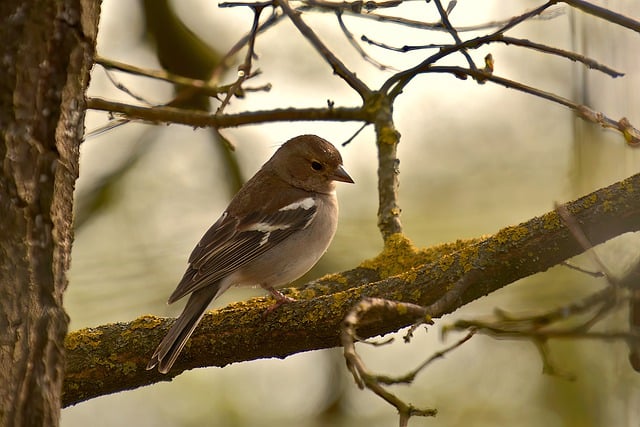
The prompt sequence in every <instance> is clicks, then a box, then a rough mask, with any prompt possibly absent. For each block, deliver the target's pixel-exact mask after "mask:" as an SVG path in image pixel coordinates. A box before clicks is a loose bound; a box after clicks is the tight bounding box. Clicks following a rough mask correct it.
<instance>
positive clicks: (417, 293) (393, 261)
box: [63, 174, 640, 406]
mask: <svg viewBox="0 0 640 427" xmlns="http://www.w3.org/2000/svg"><path fill="white" fill-rule="evenodd" d="M567 208H568V209H569V212H570V213H571V214H572V215H573V216H574V218H575V219H576V221H577V222H578V223H579V224H580V227H581V228H582V229H583V230H584V232H585V233H586V235H587V236H588V237H589V239H590V240H591V242H592V243H593V244H594V245H597V244H599V243H602V242H604V241H606V240H608V239H611V238H613V237H615V236H618V235H620V234H622V233H626V232H632V231H638V230H640V174H639V175H634V176H632V177H630V178H628V179H626V180H624V181H621V182H618V183H616V184H613V185H611V186H609V187H607V188H603V189H601V190H598V191H596V192H594V193H591V194H589V195H587V196H584V197H581V198H580V199H578V200H575V201H573V202H570V203H568V204H567ZM583 251H584V249H583V248H582V247H581V246H580V245H579V244H578V242H577V241H576V239H575V238H574V236H573V235H572V233H571V232H570V231H569V230H568V229H567V227H566V226H565V225H564V223H563V222H562V221H561V220H560V218H559V216H558V215H557V213H556V212H555V211H551V212H548V213H547V214H545V215H542V216H540V217H536V218H532V219H531V220H529V221H527V222H525V223H522V224H519V225H517V226H512V227H507V228H505V229H503V230H501V231H500V232H498V233H496V234H495V235H493V236H490V237H486V238H482V239H474V240H469V241H457V242H454V243H451V244H446V245H440V246H437V247H433V248H428V249H422V250H420V249H417V248H415V247H413V246H412V245H411V244H410V242H409V241H408V240H406V239H405V238H404V237H402V235H400V234H396V235H393V236H390V237H389V238H387V240H386V242H385V249H384V251H383V252H382V253H381V254H380V255H379V256H378V257H376V258H374V259H372V260H368V261H365V262H363V263H362V264H361V265H360V266H359V267H357V268H355V269H353V270H350V271H347V272H344V273H341V274H334V275H330V276H326V277H324V278H321V279H319V280H318V281H316V282H314V283H313V284H311V285H309V286H307V287H305V288H304V289H302V290H299V291H292V292H293V293H291V294H290V295H291V296H293V297H295V298H296V299H298V301H297V302H295V303H292V304H287V305H286V306H284V307H281V308H279V309H278V310H276V311H275V312H273V313H271V314H270V315H269V316H268V317H266V318H265V317H264V316H263V315H264V312H265V310H266V308H267V307H268V306H270V305H271V304H272V303H273V301H267V299H265V298H262V299H254V300H251V301H247V302H240V303H236V304H233V305H230V306H228V307H225V308H223V309H221V310H216V311H213V312H209V313H207V314H206V315H205V316H204V318H203V320H202V322H201V323H200V325H199V326H198V328H197V329H196V331H195V332H194V334H193V336H192V337H191V339H190V341H189V342H188V343H187V345H186V347H185V348H184V350H183V352H182V354H181V355H180V357H179V358H178V360H177V362H176V364H175V365H174V367H173V369H172V370H171V371H170V372H169V373H168V374H167V375H162V374H159V373H158V372H157V371H147V370H145V367H146V365H147V362H148V361H149V357H150V355H151V353H152V352H153V349H154V348H155V347H156V345H157V343H158V342H159V341H160V339H161V338H162V337H163V336H164V335H165V334H166V332H167V330H168V328H169V327H171V324H172V323H173V322H174V319H162V318H158V317H154V316H145V317H141V318H139V319H137V320H134V321H132V322H130V323H117V324H111V325H103V326H100V327H96V328H88V329H83V330H80V331H77V332H72V333H70V334H69V335H68V336H67V339H66V341H65V347H66V349H67V356H68V361H69V363H68V365H67V372H66V376H65V384H64V396H63V402H64V405H65V406H67V405H72V404H75V403H78V402H81V401H83V400H87V399H91V398H93V397H96V396H101V395H104V394H108V393H114V392H118V391H122V390H127V389H132V388H136V387H140V386H143V385H148V384H152V383H155V382H158V381H170V380H171V379H172V378H173V377H175V376H177V375H179V374H180V373H181V372H182V371H184V370H186V369H193V368H196V367H203V366H225V365H227V364H230V363H234V362H241V361H246V360H253V359H258V358H267V357H280V358H284V357H286V356H288V355H291V354H294V353H298V352H302V351H309V350H315V349H320V348H327V347H335V346H338V345H340V327H341V322H342V319H344V317H345V315H346V314H347V313H348V312H349V311H350V310H351V309H352V308H353V306H354V305H355V304H356V303H358V302H359V301H360V300H361V299H362V298H363V297H380V298H386V299H390V300H396V301H404V302H411V303H415V304H419V305H423V306H432V307H435V306H433V305H432V304H434V303H436V302H440V301H446V298H443V297H444V296H445V295H449V294H448V293H447V291H449V290H450V288H451V285H452V284H453V283H456V282H458V281H459V280H464V281H466V282H467V284H468V285H469V287H468V288H467V289H466V290H465V291H464V292H463V293H462V294H461V295H460V296H459V298H455V300H453V301H448V302H446V303H445V304H441V305H440V306H439V307H437V308H434V309H433V311H432V312H431V313H429V314H431V315H432V317H440V316H441V315H443V314H445V313H448V312H452V311H454V310H455V309H457V308H458V307H461V306H463V305H465V304H467V303H469V302H471V301H473V300H476V299H478V298H480V297H482V296H484V295H487V294H489V293H491V292H493V291H495V290H497V289H500V288H502V287H504V286H506V285H508V284H509V283H512V282H514V281H516V280H518V279H520V278H523V277H527V276H530V275H532V274H534V273H537V272H541V271H545V270H546V269H548V268H550V267H552V266H554V265H556V264H558V263H559V262H561V261H563V260H566V259H568V258H570V257H572V256H574V255H576V254H579V253H581V252H583ZM414 321H415V318H413V317H412V316H411V315H408V313H400V312H399V313H387V314H386V315H385V316H380V317H379V318H376V319H372V320H371V322H369V323H368V324H367V325H366V326H365V327H362V328H360V329H359V330H358V335H359V336H361V337H370V336H375V335H381V334H386V333H389V332H392V331H396V330H398V329H400V328H402V327H404V326H408V325H410V324H412V323H413V322H414Z"/></svg>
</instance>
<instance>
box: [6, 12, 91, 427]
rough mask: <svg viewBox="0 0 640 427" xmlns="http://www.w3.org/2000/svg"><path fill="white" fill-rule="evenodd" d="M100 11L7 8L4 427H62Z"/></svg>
mask: <svg viewBox="0 0 640 427" xmlns="http://www.w3.org/2000/svg"><path fill="white" fill-rule="evenodd" d="M98 13H99V3H98V2H90V1H83V0H56V1H46V0H40V1H38V0H2V1H1V2H0V58H1V59H0V60H1V61H2V65H1V67H0V139H1V141H0V162H1V163H0V425H1V426H45V425H46V426H55V425H57V424H58V420H59V415H60V402H61V388H62V380H63V377H64V347H63V345H62V343H63V341H64V337H65V335H66V332H67V325H68V318H67V315H66V313H65V312H64V309H63V308H62V295H63V292H64V290H65V288H66V286H67V280H66V277H65V273H66V271H67V268H68V266H69V260H70V251H71V242H72V238H73V234H72V228H71V223H72V202H73V189H74V185H75V181H76V179H77V177H78V151H79V146H80V141H81V138H82V133H83V121H84V110H85V102H84V92H85V90H86V88H87V85H88V81H89V69H90V67H91V64H92V60H93V52H94V48H95V38H96V33H97V22H98Z"/></svg>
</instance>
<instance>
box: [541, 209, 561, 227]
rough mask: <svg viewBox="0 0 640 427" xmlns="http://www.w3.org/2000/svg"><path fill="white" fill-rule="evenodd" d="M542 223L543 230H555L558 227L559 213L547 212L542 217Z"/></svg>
mask: <svg viewBox="0 0 640 427" xmlns="http://www.w3.org/2000/svg"><path fill="white" fill-rule="evenodd" d="M542 224H543V225H542V226H543V227H544V229H545V230H556V229H557V228H558V227H560V215H558V214H557V213H556V212H555V211H554V212H549V213H548V214H545V215H544V216H543V217H542Z"/></svg>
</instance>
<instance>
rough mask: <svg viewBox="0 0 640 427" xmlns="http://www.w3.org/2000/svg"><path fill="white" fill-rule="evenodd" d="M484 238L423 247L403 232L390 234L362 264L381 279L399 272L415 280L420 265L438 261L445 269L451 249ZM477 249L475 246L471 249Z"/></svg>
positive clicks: (447, 266)
mask: <svg viewBox="0 0 640 427" xmlns="http://www.w3.org/2000/svg"><path fill="white" fill-rule="evenodd" d="M482 240H483V239H482V238H480V239H469V240H458V241H456V242H454V243H445V244H442V245H436V246H432V247H429V248H426V249H418V248H416V247H415V246H414V245H413V243H411V241H410V240H409V239H407V238H406V237H405V236H403V235H402V234H393V235H392V236H391V237H389V238H388V239H387V241H386V242H385V246H384V249H383V251H382V252H381V253H380V254H379V255H378V256H376V257H375V258H372V259H368V260H365V261H363V262H362V263H361V264H360V267H362V268H368V269H371V270H375V271H376V272H377V273H378V274H379V275H380V278H381V279H386V278H388V277H391V276H397V275H401V274H402V278H403V280H407V281H409V282H411V281H413V280H415V278H416V276H417V274H418V270H417V268H419V267H420V266H422V265H425V264H432V263H438V265H439V267H440V269H441V270H442V271H446V270H447V269H448V268H449V267H450V266H451V265H452V263H453V261H454V258H452V257H451V256H450V255H451V254H452V253H454V252H458V251H462V250H465V249H466V248H468V247H470V246H475V245H476V244H477V243H478V242H480V241H482ZM474 250H475V251H477V249H474Z"/></svg>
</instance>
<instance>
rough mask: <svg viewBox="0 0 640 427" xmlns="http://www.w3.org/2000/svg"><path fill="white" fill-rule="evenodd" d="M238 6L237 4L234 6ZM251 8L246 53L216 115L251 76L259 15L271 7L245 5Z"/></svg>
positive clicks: (220, 112) (264, 4)
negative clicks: (251, 19)
mask: <svg viewBox="0 0 640 427" xmlns="http://www.w3.org/2000/svg"><path fill="white" fill-rule="evenodd" d="M226 5H227V7H229V6H230V5H232V4H231V3H226ZM236 5H238V4H236ZM245 5H248V6H249V7H251V9H252V10H253V23H252V24H251V31H249V42H248V45H247V53H246V55H245V57H244V62H243V63H242V64H240V66H239V67H238V78H237V80H236V81H235V82H234V83H233V84H232V85H231V86H230V87H229V90H228V91H227V93H226V95H225V97H224V99H223V100H222V103H220V106H219V107H218V109H217V110H216V114H222V112H223V111H224V109H225V107H226V106H227V105H229V102H230V101H231V97H232V96H234V95H236V94H237V93H238V92H239V91H240V89H241V88H242V83H244V81H245V80H246V79H247V78H248V76H249V75H250V74H251V64H252V60H253V57H254V56H255V43H256V35H257V34H258V28H259V26H260V15H261V14H262V11H263V10H264V8H265V7H268V6H271V2H268V3H251V4H245Z"/></svg>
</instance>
